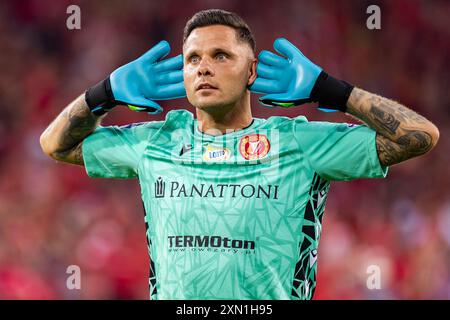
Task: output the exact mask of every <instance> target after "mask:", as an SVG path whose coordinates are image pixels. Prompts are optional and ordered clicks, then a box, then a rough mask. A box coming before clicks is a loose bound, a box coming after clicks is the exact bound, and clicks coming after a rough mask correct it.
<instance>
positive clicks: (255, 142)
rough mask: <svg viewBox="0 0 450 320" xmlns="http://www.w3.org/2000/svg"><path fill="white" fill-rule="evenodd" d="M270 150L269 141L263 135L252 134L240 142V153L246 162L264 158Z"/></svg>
mask: <svg viewBox="0 0 450 320" xmlns="http://www.w3.org/2000/svg"><path fill="white" fill-rule="evenodd" d="M269 150H270V142H269V139H267V137H266V136H265V135H263V134H250V135H248V136H245V137H243V138H241V141H240V142H239V152H240V154H241V156H242V157H244V159H246V160H255V159H261V158H264V157H265V156H266V155H267V153H269Z"/></svg>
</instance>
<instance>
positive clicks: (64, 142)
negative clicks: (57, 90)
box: [40, 94, 103, 165]
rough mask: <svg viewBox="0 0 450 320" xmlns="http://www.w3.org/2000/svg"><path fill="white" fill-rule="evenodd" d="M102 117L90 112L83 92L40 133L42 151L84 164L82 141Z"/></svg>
mask: <svg viewBox="0 0 450 320" xmlns="http://www.w3.org/2000/svg"><path fill="white" fill-rule="evenodd" d="M102 117H103V116H102ZM102 117H98V116H95V115H94V114H92V112H91V111H90V110H89V108H88V106H87V105H86V101H85V97H84V94H83V95H81V96H79V97H78V98H77V99H75V100H74V101H73V102H72V103H70V104H69V105H68V106H67V107H66V108H65V109H64V110H63V112H61V113H60V114H59V115H58V117H56V119H55V120H53V122H52V123H51V124H50V125H49V126H48V127H47V129H45V131H44V132H43V133H42V135H41V138H40V143H41V148H42V151H44V153H45V154H47V155H49V156H50V157H52V158H53V159H55V160H58V161H63V162H68V163H72V164H78V165H84V162H83V153H82V150H81V145H82V142H83V140H84V138H86V137H87V136H88V135H90V134H91V133H92V132H93V131H94V130H95V128H97V127H98V126H99V125H100V122H101V119H102Z"/></svg>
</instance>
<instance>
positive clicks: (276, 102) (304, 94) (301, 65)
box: [250, 38, 353, 112]
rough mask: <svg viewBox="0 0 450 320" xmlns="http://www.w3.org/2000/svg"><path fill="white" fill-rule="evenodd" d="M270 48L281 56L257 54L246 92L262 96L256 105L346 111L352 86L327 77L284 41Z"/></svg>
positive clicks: (275, 43) (266, 52) (262, 52)
mask: <svg viewBox="0 0 450 320" xmlns="http://www.w3.org/2000/svg"><path fill="white" fill-rule="evenodd" d="M273 47H274V49H275V50H276V51H277V52H278V53H279V54H281V55H282V56H281V57H280V56H279V55H276V54H274V53H272V52H270V51H266V50H264V51H261V53H260V54H259V56H258V65H257V69H256V73H257V78H256V80H255V82H254V83H253V84H252V85H251V86H250V91H252V92H255V93H262V94H265V96H263V97H261V98H260V99H259V101H260V103H262V104H263V105H266V106H270V107H275V106H280V107H293V106H298V105H301V104H304V103H308V102H318V103H319V109H320V110H322V111H326V112H332V111H338V110H339V111H343V112H345V111H346V109H347V100H348V97H349V96H350V93H351V91H352V90H353V86H352V85H350V84H348V83H347V82H345V81H341V80H338V79H335V78H333V77H331V76H329V75H328V74H327V73H325V72H324V71H323V70H322V68H320V67H319V66H317V65H315V64H314V63H312V62H311V61H310V60H309V59H308V58H306V57H305V56H304V55H303V53H301V51H300V50H299V49H297V47H295V46H294V45H293V44H292V43H291V42H289V41H288V40H286V39H284V38H278V39H276V40H275V42H274V44H273Z"/></svg>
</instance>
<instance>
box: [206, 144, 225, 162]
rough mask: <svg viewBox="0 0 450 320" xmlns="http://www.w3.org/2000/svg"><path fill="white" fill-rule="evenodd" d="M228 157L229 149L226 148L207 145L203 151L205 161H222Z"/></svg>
mask: <svg viewBox="0 0 450 320" xmlns="http://www.w3.org/2000/svg"><path fill="white" fill-rule="evenodd" d="M227 159H230V150H229V149H228V148H219V147H214V146H211V145H208V146H207V147H206V148H205V152H204V153H203V160H205V161H223V160H227Z"/></svg>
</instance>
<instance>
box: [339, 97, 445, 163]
mask: <svg viewBox="0 0 450 320" xmlns="http://www.w3.org/2000/svg"><path fill="white" fill-rule="evenodd" d="M347 106H348V109H347V110H348V112H349V113H350V114H352V115H353V116H355V117H357V118H358V119H360V120H362V121H364V122H366V123H367V125H368V126H369V127H371V128H373V129H374V130H375V131H377V150H378V155H379V158H380V161H381V163H382V164H383V165H392V164H395V163H399V162H402V161H405V160H407V159H409V158H412V157H415V156H418V155H421V154H424V153H426V152H427V151H429V150H430V149H431V148H433V146H434V145H435V144H436V141H437V136H438V134H437V135H436V134H435V133H434V134H430V132H435V131H436V129H434V125H433V124H432V123H431V122H430V121H428V120H427V119H425V118H424V117H423V116H421V115H419V114H418V113H416V112H414V111H413V110H410V109H408V108H406V107H405V106H403V105H401V104H399V103H398V102H396V101H393V100H390V99H387V98H383V97H380V96H377V95H375V94H371V93H369V92H366V91H364V90H361V89H358V88H355V89H354V90H353V92H352V94H351V95H350V98H349V101H348V104H347ZM433 130H434V131H433Z"/></svg>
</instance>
